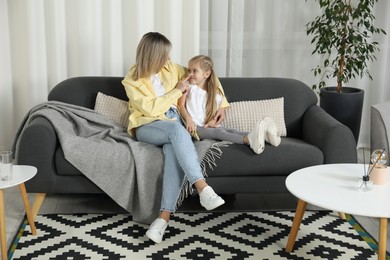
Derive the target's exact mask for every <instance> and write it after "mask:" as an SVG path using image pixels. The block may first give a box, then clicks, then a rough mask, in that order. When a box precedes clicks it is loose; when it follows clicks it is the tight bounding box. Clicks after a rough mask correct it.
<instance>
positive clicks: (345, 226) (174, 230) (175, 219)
mask: <svg viewBox="0 0 390 260" xmlns="http://www.w3.org/2000/svg"><path fill="white" fill-rule="evenodd" d="M294 214H295V213H294V212H293V211H265V212H228V213H226V212H201V213H199V212H198V213H187V212H186V213H175V214H174V215H173V216H172V218H171V221H170V223H169V226H168V228H167V231H166V233H165V235H164V240H163V242H161V243H160V244H155V243H154V242H152V241H150V240H149V239H148V238H147V237H146V236H145V232H146V230H147V228H148V225H144V224H140V223H137V222H133V221H132V217H131V215H127V214H72V215H65V214H64V215H61V214H47V215H38V216H37V217H36V220H35V225H36V228H37V233H38V234H37V235H36V236H32V235H31V233H30V226H29V225H28V224H27V221H25V222H24V224H22V226H21V231H20V232H19V234H18V235H17V236H16V238H15V239H14V243H13V245H12V247H11V249H10V252H9V257H10V259H77V260H83V259H92V260H98V259H109V260H111V259H376V258H377V254H376V252H375V248H374V250H373V248H372V247H371V246H372V245H371V246H370V245H369V244H368V243H367V242H366V241H365V240H364V239H363V237H362V236H361V231H360V232H358V231H356V229H355V228H354V227H353V226H352V225H351V224H350V222H351V221H354V219H353V218H352V217H351V216H348V217H349V221H346V220H342V219H340V218H339V217H338V216H337V215H335V214H333V213H332V212H330V211H306V212H305V214H304V219H303V221H302V224H301V227H300V230H299V232H298V237H297V240H296V242H295V246H294V251H293V252H292V253H286V252H285V251H284V247H285V246H286V243H287V238H288V235H289V232H290V228H291V224H292V220H293V217H294ZM354 223H355V225H357V223H356V222H354ZM372 244H373V245H374V246H375V240H374V243H372Z"/></svg>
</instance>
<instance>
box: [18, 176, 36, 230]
mask: <svg viewBox="0 0 390 260" xmlns="http://www.w3.org/2000/svg"><path fill="white" fill-rule="evenodd" d="M19 188H20V192H21V193H22V197H23V202H24V207H25V208H26V215H27V219H28V223H29V224H30V228H31V234H33V235H34V236H35V235H36V234H37V230H36V229H35V223H34V218H33V215H32V213H31V208H30V203H29V201H28V196H27V192H26V186H25V185H24V183H22V184H19Z"/></svg>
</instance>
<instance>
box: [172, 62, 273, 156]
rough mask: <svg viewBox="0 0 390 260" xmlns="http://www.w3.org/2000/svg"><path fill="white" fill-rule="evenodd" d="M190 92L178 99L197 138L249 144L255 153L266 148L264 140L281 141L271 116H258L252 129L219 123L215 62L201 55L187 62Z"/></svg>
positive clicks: (181, 109)
mask: <svg viewBox="0 0 390 260" xmlns="http://www.w3.org/2000/svg"><path fill="white" fill-rule="evenodd" d="M188 71H189V83H190V87H189V91H188V92H186V93H185V94H183V95H182V96H181V98H180V99H179V108H180V113H181V116H182V117H183V119H184V121H185V123H186V127H187V130H188V131H189V132H190V133H191V134H192V136H193V137H194V138H196V139H198V140H199V139H200V140H201V139H216V140H221V141H230V142H233V143H236V144H246V145H249V146H250V147H251V148H252V150H253V151H254V152H255V153H256V154H260V153H262V152H263V151H264V142H265V141H266V142H268V143H270V144H272V145H274V146H278V145H279V144H280V141H281V139H280V136H279V135H278V134H277V127H276V123H275V121H274V120H273V119H272V118H271V117H264V118H261V119H259V121H258V122H257V123H256V125H255V127H254V129H253V130H252V131H251V132H249V133H248V132H239V131H236V130H234V129H227V128H224V127H221V126H220V125H216V119H215V113H216V111H217V110H218V108H219V106H220V103H221V100H222V96H221V95H220V93H219V89H218V86H217V84H216V82H215V78H216V77H215V73H214V69H213V61H212V60H211V58H210V57H208V56H205V55H199V56H195V57H193V58H192V59H191V60H190V61H189V63H188Z"/></svg>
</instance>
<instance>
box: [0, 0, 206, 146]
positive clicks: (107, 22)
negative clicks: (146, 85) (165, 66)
mask: <svg viewBox="0 0 390 260" xmlns="http://www.w3.org/2000/svg"><path fill="white" fill-rule="evenodd" d="M199 10H200V9H199V2H198V1H181V0H162V1H153V0H142V1H136V0H132V1H126V0H82V1H79V0H55V1H53V0H34V1H29V0H0V34H1V40H0V57H1V58H0V149H10V148H11V146H12V142H13V139H14V136H15V133H16V130H17V128H18V126H19V125H20V123H21V121H22V119H23V117H24V115H25V114H26V113H27V112H28V111H29V109H31V108H32V107H33V106H34V105H37V104H39V103H41V102H44V101H46V100H47V95H48V93H49V91H50V90H51V89H52V88H53V87H54V86H55V85H56V84H57V83H59V82H60V81H62V80H64V79H66V78H69V77H75V76H121V77H122V76H124V75H125V74H126V73H127V71H128V69H129V67H130V66H131V64H133V63H134V61H135V50H136V46H137V44H138V42H139V40H140V39H141V37H142V35H144V34H145V33H147V32H149V31H158V32H160V33H162V34H164V35H165V36H167V38H168V39H170V40H171V42H172V45H173V50H172V54H171V57H172V60H173V61H175V62H177V63H181V64H187V60H188V59H189V58H190V57H192V56H194V55H196V54H199V32H200V29H199V17H200V15H199Z"/></svg>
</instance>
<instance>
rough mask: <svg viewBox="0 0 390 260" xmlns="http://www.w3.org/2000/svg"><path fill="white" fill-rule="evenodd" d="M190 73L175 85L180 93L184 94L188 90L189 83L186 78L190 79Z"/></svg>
mask: <svg viewBox="0 0 390 260" xmlns="http://www.w3.org/2000/svg"><path fill="white" fill-rule="evenodd" d="M190 77H191V75H188V77H187V78H185V79H183V80H182V81H179V82H178V83H177V85H176V88H177V89H179V90H180V91H181V93H183V94H185V93H187V91H188V90H189V85H190V83H189V82H188V80H189V79H190Z"/></svg>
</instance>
